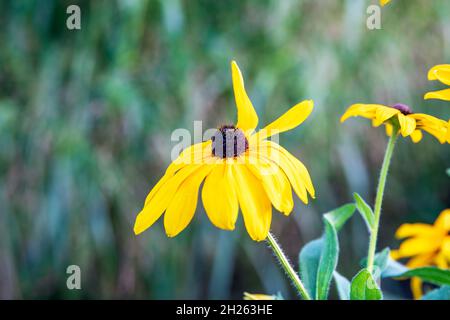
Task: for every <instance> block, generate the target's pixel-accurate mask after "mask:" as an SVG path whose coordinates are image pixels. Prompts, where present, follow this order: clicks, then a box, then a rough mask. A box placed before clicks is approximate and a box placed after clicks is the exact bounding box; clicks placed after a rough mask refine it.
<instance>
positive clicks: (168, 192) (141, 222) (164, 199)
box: [134, 165, 200, 234]
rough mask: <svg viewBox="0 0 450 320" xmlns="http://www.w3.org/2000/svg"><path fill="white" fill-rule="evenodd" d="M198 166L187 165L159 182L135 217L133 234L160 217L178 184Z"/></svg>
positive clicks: (143, 229)
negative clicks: (162, 181)
mask: <svg viewBox="0 0 450 320" xmlns="http://www.w3.org/2000/svg"><path fill="white" fill-rule="evenodd" d="M199 168H200V165H187V166H186V167H184V168H182V169H180V170H179V171H178V172H177V173H176V174H175V175H173V176H172V177H169V178H167V180H166V181H165V182H164V183H162V184H160V186H159V188H158V190H157V191H155V192H154V194H153V196H152V197H151V199H150V200H149V201H148V202H147V203H146V204H145V205H144V208H143V209H142V211H141V212H140V213H139V214H138V216H137V217H136V221H135V223H134V233H135V234H139V233H141V232H143V231H145V230H146V229H147V228H149V227H150V226H151V225H152V224H153V223H155V221H156V220H158V219H159V217H161V215H162V214H163V212H164V211H165V210H166V209H167V207H168V206H169V204H170V202H171V201H172V199H173V197H174V195H175V192H176V191H177V189H178V187H179V186H180V184H181V183H183V181H185V180H186V179H187V178H188V177H189V176H191V175H192V174H194V173H195V172H196V171H197V170H198V169H199ZM155 188H156V186H155Z"/></svg>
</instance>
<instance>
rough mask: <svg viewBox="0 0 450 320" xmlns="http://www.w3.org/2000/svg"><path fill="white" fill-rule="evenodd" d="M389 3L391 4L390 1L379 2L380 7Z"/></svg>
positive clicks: (382, 0)
mask: <svg viewBox="0 0 450 320" xmlns="http://www.w3.org/2000/svg"><path fill="white" fill-rule="evenodd" d="M389 2H391V0H380V4H381V6H385V5H387V4H388V3H389Z"/></svg>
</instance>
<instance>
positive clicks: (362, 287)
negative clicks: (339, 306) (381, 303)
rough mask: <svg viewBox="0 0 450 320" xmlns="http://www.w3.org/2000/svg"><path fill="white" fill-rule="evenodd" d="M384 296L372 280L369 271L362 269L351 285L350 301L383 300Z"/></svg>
mask: <svg viewBox="0 0 450 320" xmlns="http://www.w3.org/2000/svg"><path fill="white" fill-rule="evenodd" d="M382 298H383V294H382V293H381V290H380V289H379V288H378V286H377V284H376V282H375V280H374V279H373V278H372V275H371V274H370V272H369V270H367V269H362V270H361V271H360V272H358V274H357V275H356V276H355V277H354V278H353V279H352V283H351V285H350V300H381V299H382Z"/></svg>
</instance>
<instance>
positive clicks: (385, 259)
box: [361, 248, 407, 280]
mask: <svg viewBox="0 0 450 320" xmlns="http://www.w3.org/2000/svg"><path fill="white" fill-rule="evenodd" d="M390 252H391V250H390V249H389V248H384V249H383V250H382V251H380V252H378V253H377V254H375V259H374V261H373V265H374V272H373V275H374V276H375V280H376V279H378V278H379V277H380V276H382V275H383V273H384V272H385V270H386V269H387V267H388V263H389V259H390V258H389V254H390ZM361 267H362V268H366V267H367V258H364V259H363V260H362V261H361ZM405 268H406V267H405ZM406 270H407V269H406ZM406 270H403V271H402V272H404V271H406Z"/></svg>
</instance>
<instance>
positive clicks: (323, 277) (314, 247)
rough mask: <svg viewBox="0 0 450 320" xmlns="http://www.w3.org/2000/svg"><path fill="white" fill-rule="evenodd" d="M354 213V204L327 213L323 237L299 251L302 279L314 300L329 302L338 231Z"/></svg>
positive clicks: (336, 257)
mask: <svg viewBox="0 0 450 320" xmlns="http://www.w3.org/2000/svg"><path fill="white" fill-rule="evenodd" d="M354 212H355V205H354V204H347V205H344V206H342V207H339V208H337V209H335V210H333V211H330V212H328V213H326V214H325V215H324V217H323V222H324V226H325V232H324V234H323V235H322V237H320V238H319V239H316V240H313V241H311V242H309V243H308V244H307V245H305V246H304V247H303V249H302V250H301V252H300V256H299V260H300V261H299V264H300V277H301V279H302V281H303V283H304V285H305V287H306V290H308V292H309V294H310V295H311V297H312V298H313V299H316V300H325V299H327V296H328V291H329V288H330V283H331V279H332V277H333V272H334V270H335V269H336V265H337V260H338V254H339V242H338V237H337V231H338V230H340V229H341V228H342V226H343V225H344V224H345V222H346V221H347V220H348V219H349V218H350V217H351V216H352V215H353V213H354Z"/></svg>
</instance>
